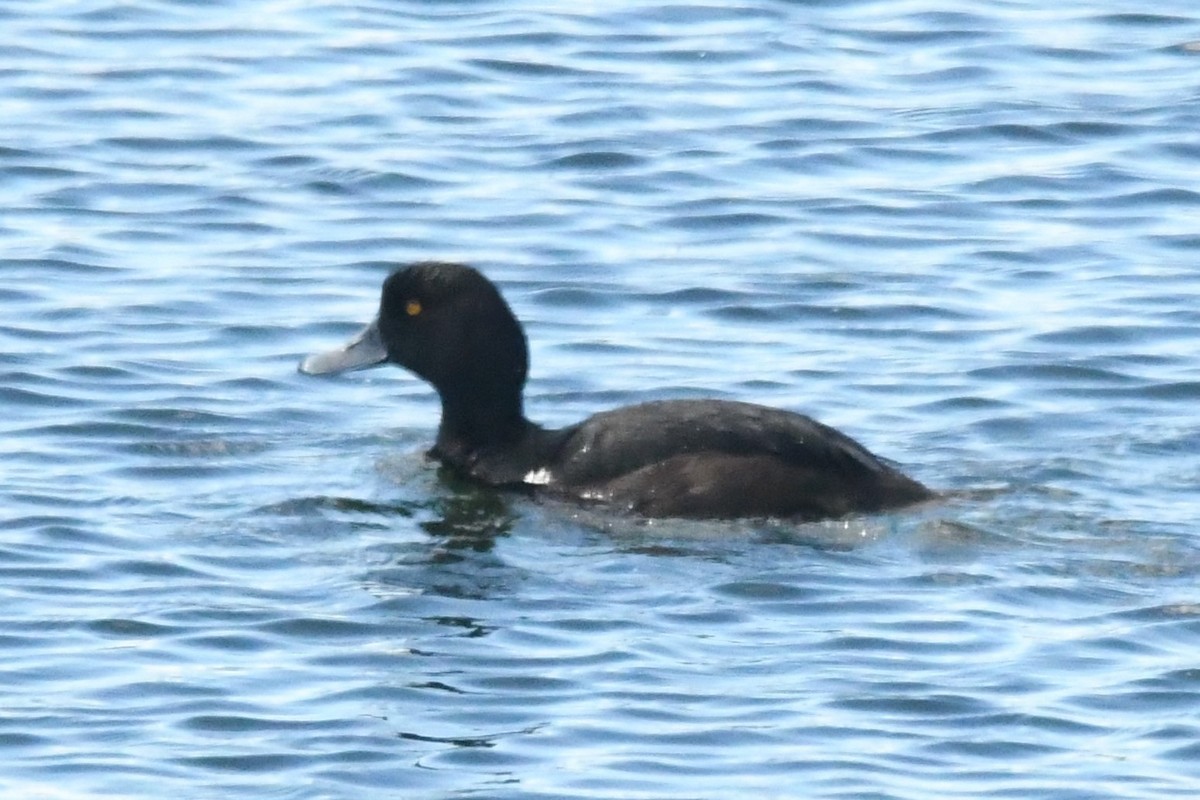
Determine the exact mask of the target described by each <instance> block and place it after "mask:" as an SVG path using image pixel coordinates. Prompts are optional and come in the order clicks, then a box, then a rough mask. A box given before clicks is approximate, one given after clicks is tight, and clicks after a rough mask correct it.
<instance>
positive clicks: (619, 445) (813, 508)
mask: <svg viewBox="0 0 1200 800" xmlns="http://www.w3.org/2000/svg"><path fill="white" fill-rule="evenodd" d="M553 472H554V475H555V483H556V484H557V487H558V488H559V489H560V490H561V491H563V492H565V493H567V494H572V495H574V496H577V497H580V498H583V499H589V500H594V501H600V502H605V503H612V504H615V505H620V506H624V507H626V508H628V509H630V510H632V511H634V512H636V513H638V514H643V515H646V516H651V517H666V516H678V517H727V518H732V517H744V516H778V517H796V518H804V519H820V518H828V517H837V516H842V515H844V514H847V513H850V512H853V511H877V510H880V509H884V508H890V507H896V506H902V505H907V504H909V503H914V502H917V501H920V500H924V499H927V498H928V497H930V496H931V493H930V492H929V490H928V489H926V488H925V487H924V486H922V485H921V484H919V483H917V482H916V481H913V480H912V479H910V478H907V477H906V476H904V475H903V474H901V473H900V472H899V471H897V470H895V469H893V468H892V467H890V466H888V465H887V464H885V463H884V462H883V461H881V460H880V459H879V458H877V457H876V456H875V455H873V454H872V453H870V452H869V451H868V450H867V449H866V448H864V447H863V446H862V445H860V444H858V443H857V442H855V441H854V440H853V439H851V438H850V437H848V436H846V435H844V434H842V433H839V432H838V431H836V430H834V429H833V428H830V427H828V426H826V425H822V424H821V423H819V422H817V421H815V420H813V419H811V418H809V417H806V416H803V415H801V414H794V413H792V412H789V411H783V410H780V409H775V408H769V407H766V406H759V405H754V404H751V403H741V402H735V401H727V400H671V401H660V402H651V403H643V404H639V405H633V406H626V407H624V408H619V409H615V410H613V411H606V412H603V413H600V414H596V415H595V416H593V417H591V418H589V419H587V420H585V421H584V422H582V423H580V424H579V425H578V426H576V427H575V428H574V429H572V430H571V431H570V432H569V435H568V436H567V437H566V438H565V440H564V441H563V443H562V448H561V449H560V450H559V452H558V457H557V458H556V464H555V468H554V470H553Z"/></svg>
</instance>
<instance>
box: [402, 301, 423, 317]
mask: <svg viewBox="0 0 1200 800" xmlns="http://www.w3.org/2000/svg"><path fill="white" fill-rule="evenodd" d="M404 313H406V314H408V315H409V316H410V317H415V316H416V315H417V314H420V313H421V301H420V300H409V301H408V303H406V304H405V306H404Z"/></svg>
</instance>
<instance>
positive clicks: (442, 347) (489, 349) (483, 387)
mask: <svg viewBox="0 0 1200 800" xmlns="http://www.w3.org/2000/svg"><path fill="white" fill-rule="evenodd" d="M389 362H390V363H393V364H398V365H400V366H402V367H404V368H405V369H407V370H409V371H411V372H413V373H414V374H416V375H418V376H419V377H421V378H423V379H425V380H426V381H428V382H429V383H430V384H432V385H433V387H434V388H435V389H437V391H438V394H440V395H441V397H442V402H443V405H447V404H452V405H461V404H464V403H466V404H478V405H481V406H482V405H486V406H493V405H495V404H496V403H497V402H503V403H504V404H508V403H511V402H512V400H513V398H515V400H516V403H517V406H518V410H519V407H520V396H521V390H522V387H523V386H524V384H525V375H526V372H527V371H528V367H529V351H528V346H527V344H526V341H525V334H524V332H523V331H522V330H521V325H520V323H519V322H517V319H516V317H515V316H513V313H512V310H511V309H509V307H508V303H506V302H505V301H504V298H503V297H501V296H500V292H499V290H498V289H497V288H496V286H495V284H493V283H492V282H491V281H489V280H488V279H487V278H485V277H484V276H483V274H482V273H480V272H479V271H478V270H475V269H473V268H472V267H468V266H465V265H462V264H449V263H443V262H432V261H430V262H422V263H419V264H413V265H411V266H408V267H402V268H400V269H398V270H396V271H395V272H393V273H392V274H391V275H389V276H388V278H387V280H385V281H384V282H383V293H382V296H381V298H380V301H379V314H378V315H377V316H376V317H375V319H374V320H373V321H372V322H371V323H370V324H369V325H367V326H366V327H365V328H363V329H362V331H360V332H359V334H358V335H357V336H355V337H354V338H353V339H351V340H350V341H349V342H348V343H347V344H346V345H345V346H344V347H342V348H339V349H337V350H330V351H329V352H325V353H318V354H316V355H311V356H309V357H308V358H306V359H304V360H303V361H302V362H301V363H300V371H301V372H304V373H307V374H309V375H324V374H330V373H336V372H346V371H348V370H356V369H368V368H370V367H377V366H380V365H381V364H386V363H389Z"/></svg>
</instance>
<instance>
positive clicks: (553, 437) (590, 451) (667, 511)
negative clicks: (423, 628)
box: [300, 261, 934, 520]
mask: <svg viewBox="0 0 1200 800" xmlns="http://www.w3.org/2000/svg"><path fill="white" fill-rule="evenodd" d="M386 363H392V364H398V365H400V366H402V367H404V368H405V369H407V370H409V371H410V372H412V373H414V374H415V375H417V376H418V377H420V378H423V379H424V380H425V381H427V382H429V383H430V384H431V385H432V386H433V388H434V389H435V390H436V391H437V393H438V396H439V397H440V398H441V403H442V418H441V424H440V425H439V426H438V431H437V439H436V441H435V443H434V445H433V448H432V450H430V451H429V455H430V456H432V457H433V458H435V459H437V460H439V461H441V462H442V463H443V464H445V465H447V466H448V467H450V468H452V469H453V470H455V471H456V472H458V473H460V474H461V475H463V476H466V477H468V478H471V479H474V480H475V481H478V482H480V483H483V484H487V485H490V486H496V487H505V488H519V489H522V490H524V491H527V492H531V493H536V494H544V495H550V496H554V497H558V498H562V499H566V500H571V501H575V502H581V503H589V504H606V505H608V506H611V507H614V508H617V509H621V510H623V511H628V512H632V513H634V514H637V515H641V516H644V517H684V518H696V519H733V518H739V517H777V518H792V519H797V520H818V519H828V518H836V517H841V516H844V515H846V514H850V513H854V512H874V511H881V510H884V509H891V508H898V507H902V506H906V505H910V504H913V503H917V502H920V501H923V500H928V499H930V498H932V497H933V496H934V493H933V492H931V491H930V490H929V489H927V488H926V487H925V486H923V485H922V484H920V483H918V482H917V481H915V480H913V479H912V478H909V477H907V476H906V475H904V474H903V473H901V472H900V471H899V470H897V469H896V468H895V467H893V466H891V465H890V464H888V463H886V462H884V461H883V460H881V459H880V458H878V457H877V456H875V455H873V454H872V453H871V452H870V451H868V450H867V449H866V448H865V447H863V446H862V445H860V444H859V443H858V442H856V441H854V440H853V439H851V438H850V437H849V436H846V435H845V434H843V433H840V432H839V431H837V430H835V429H833V428H831V427H829V426H827V425H822V424H821V423H819V422H817V421H815V420H813V419H811V418H809V417H806V416H804V415H802V414H796V413H793V412H790V411H784V410H781V409H776V408H770V407H767V406H762V405H755V404H752V403H745V402H739V401H732V400H660V401H653V402H646V403H639V404H636V405H630V406H624V407H622V408H617V409H614V410H611V411H603V412H600V413H598V414H595V415H594V416H591V417H589V418H588V419H585V420H583V421H582V422H579V423H577V424H575V425H572V426H570V427H567V428H562V429H558V430H551V429H546V428H543V427H541V426H539V425H537V424H535V423H533V422H530V421H529V420H528V419H527V418H526V417H525V412H524V404H523V392H524V388H525V378H526V375H527V372H528V369H529V349H528V345H527V343H526V339H525V332H524V330H523V329H522V327H521V323H520V322H518V321H517V318H516V316H515V315H514V314H513V312H512V310H511V309H510V308H509V306H508V303H506V302H505V300H504V298H503V297H502V296H501V294H500V291H499V290H498V289H497V288H496V286H495V284H493V283H492V282H491V281H490V280H488V279H487V278H486V277H485V276H484V275H483V274H482V273H480V272H479V271H478V270H476V269H474V268H472V267H469V266H465V265H462V264H451V263H444V262H432V261H430V262H421V263H417V264H412V265H410V266H407V267H403V268H401V269H398V270H396V271H395V272H393V273H392V274H391V275H390V276H389V277H388V278H387V279H386V280H385V281H384V283H383V293H382V298H381V300H380V305H379V313H378V315H377V316H376V318H375V320H374V321H373V322H371V323H370V324H369V325H367V326H366V327H365V328H364V329H363V330H362V331H361V332H360V333H359V334H358V335H357V336H356V337H354V339H352V340H351V341H350V342H349V343H347V344H346V345H345V346H344V347H342V348H339V349H337V350H332V351H329V352H325V353H319V354H316V355H312V356H309V357H308V358H306V359H304V360H303V361H302V362H301V364H300V371H301V372H304V373H307V374H310V375H321V374H329V373H337V372H344V371H347V370H355V369H365V368H369V367H375V366H379V365H382V364H386Z"/></svg>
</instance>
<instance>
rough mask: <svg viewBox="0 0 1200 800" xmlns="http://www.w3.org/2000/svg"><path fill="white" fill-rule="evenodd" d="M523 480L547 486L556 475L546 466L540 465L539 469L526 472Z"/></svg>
mask: <svg viewBox="0 0 1200 800" xmlns="http://www.w3.org/2000/svg"><path fill="white" fill-rule="evenodd" d="M521 480H523V481H525V483H533V484H537V485H538V486H545V485H547V484H548V483H550V481H552V480H554V476H553V475H551V474H550V470H548V469H546V468H545V467H538V468H537V469H531V470H529V472H526V473H525V477H524V478H522V479H521Z"/></svg>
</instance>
